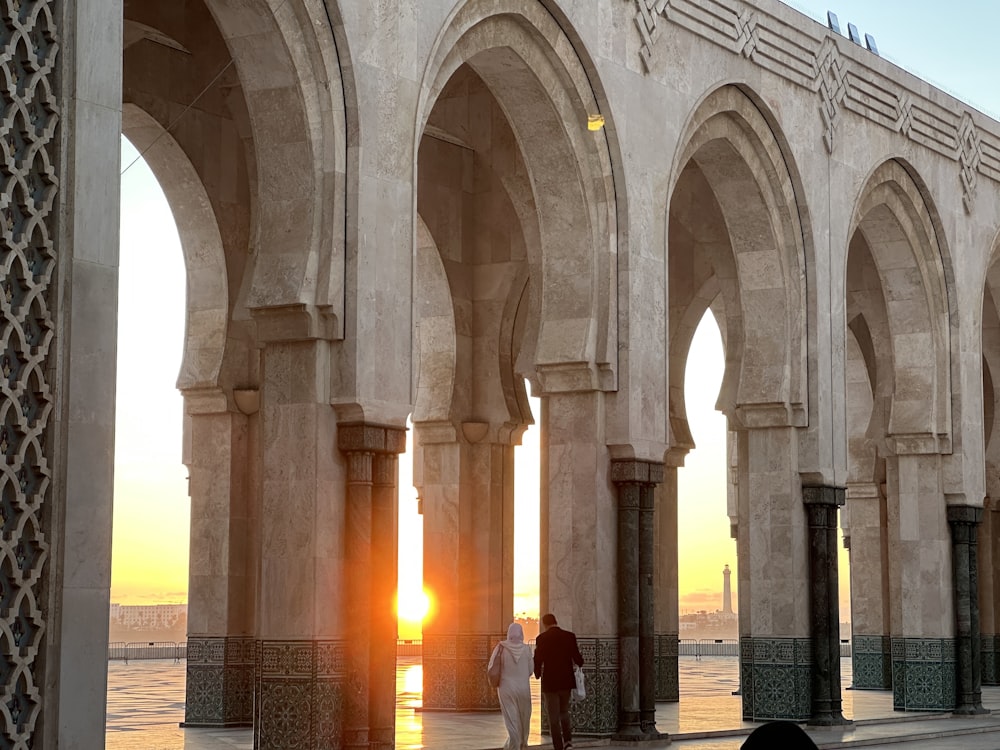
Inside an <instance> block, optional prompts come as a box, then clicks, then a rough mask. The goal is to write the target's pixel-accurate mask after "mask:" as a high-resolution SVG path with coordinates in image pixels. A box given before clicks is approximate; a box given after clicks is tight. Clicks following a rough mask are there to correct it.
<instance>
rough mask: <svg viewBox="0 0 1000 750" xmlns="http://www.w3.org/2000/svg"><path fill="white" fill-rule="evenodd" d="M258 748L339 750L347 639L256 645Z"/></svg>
mask: <svg viewBox="0 0 1000 750" xmlns="http://www.w3.org/2000/svg"><path fill="white" fill-rule="evenodd" d="M255 658H256V665H255V666H256V672H255V675H256V681H255V682H254V686H255V693H256V695H255V702H256V705H257V713H256V714H255V715H254V722H253V724H254V747H276V748H277V747H280V748H282V750H340V748H341V747H343V745H344V739H343V737H342V731H343V726H344V714H343V710H344V709H343V707H344V700H343V696H344V682H345V680H346V677H347V675H346V669H345V665H346V644H345V643H344V642H343V641H257V643H256V654H255Z"/></svg>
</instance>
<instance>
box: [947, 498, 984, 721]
mask: <svg viewBox="0 0 1000 750" xmlns="http://www.w3.org/2000/svg"><path fill="white" fill-rule="evenodd" d="M982 516H983V509H982V508H975V507H972V506H969V505H949V506H948V526H949V527H950V528H951V544H952V547H951V549H952V566H953V568H952V570H953V575H954V581H955V594H954V597H955V624H956V633H955V670H956V675H955V692H956V695H955V713H956V714H983V713H988V711H987V710H986V709H985V708H983V698H982V692H983V691H982V662H981V661H980V659H981V653H980V645H981V644H980V642H979V582H978V580H977V578H978V575H979V571H978V569H977V568H978V561H977V560H976V547H977V541H978V532H979V523H980V521H981V520H982Z"/></svg>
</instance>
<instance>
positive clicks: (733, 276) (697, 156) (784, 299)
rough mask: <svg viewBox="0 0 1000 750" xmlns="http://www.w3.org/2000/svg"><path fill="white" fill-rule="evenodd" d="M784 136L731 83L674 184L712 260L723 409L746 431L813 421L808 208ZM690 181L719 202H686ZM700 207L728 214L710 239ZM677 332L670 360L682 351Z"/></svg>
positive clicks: (712, 102)
mask: <svg viewBox="0 0 1000 750" xmlns="http://www.w3.org/2000/svg"><path fill="white" fill-rule="evenodd" d="M778 133H780V131H778V129H777V126H776V125H775V124H774V118H773V117H772V116H771V115H770V114H769V113H767V111H766V108H765V107H764V106H763V104H762V103H761V102H760V100H759V98H757V97H755V96H753V95H752V93H751V92H748V91H747V90H746V89H745V88H743V87H739V86H735V85H728V86H723V87H721V88H719V89H717V90H715V91H713V92H712V93H710V94H709V95H708V96H707V97H706V98H705V99H704V100H703V101H702V102H701V104H700V105H699V106H698V107H697V108H696V109H695V111H694V113H693V114H692V116H691V118H690V119H689V123H688V125H687V127H686V128H685V130H684V132H683V135H682V139H681V143H682V144H684V145H683V147H682V148H681V149H679V151H678V157H677V159H676V160H675V164H674V169H673V174H672V178H671V192H670V196H671V198H670V209H669V210H670V211H671V212H672V214H673V215H674V216H677V217H679V216H681V215H682V214H685V215H686V216H687V217H688V219H687V220H688V223H689V224H690V225H691V226H690V230H691V232H692V238H693V240H692V241H697V242H698V243H699V244H700V245H702V246H703V247H704V249H705V250H706V251H707V252H708V254H709V255H710V257H711V265H712V273H714V274H715V276H716V277H717V279H718V286H719V294H720V295H721V298H722V300H723V309H724V311H725V313H724V315H725V323H724V328H725V330H726V331H727V338H726V373H725V376H724V378H723V387H722V392H721V393H720V396H719V405H720V408H722V409H723V410H724V411H726V413H727V415H728V416H730V418H731V419H733V420H734V421H735V423H742V424H743V425H744V426H746V427H753V426H763V425H768V424H788V425H795V426H804V425H805V423H806V420H807V410H808V378H807V364H806V363H807V354H808V336H807V328H808V323H807V304H806V302H807V298H806V284H807V279H806V275H807V267H806V262H805V257H806V247H805V239H804V238H805V234H806V233H805V231H804V230H805V223H806V219H805V217H806V212H805V210H804V208H803V207H802V206H801V204H800V201H799V200H798V198H797V196H798V194H799V193H800V189H799V188H800V184H801V181H800V179H799V178H798V175H797V172H796V171H795V169H794V167H793V166H791V165H792V160H791V159H790V157H789V156H788V155H787V146H786V145H785V144H784V141H783V139H781V138H780V137H779V135H778ZM685 183H688V184H689V185H691V186H697V189H700V190H701V194H703V195H706V196H711V203H710V204H705V203H701V204H698V205H694V204H695V203H696V202H695V201H694V200H693V199H690V198H689V199H687V200H690V201H691V202H692V205H690V206H688V207H684V206H681V205H679V200H684V198H679V194H683V191H679V190H678V188H679V187H681V186H683V185H684V184H685ZM685 209H686V210H685ZM701 210H707V211H711V212H713V213H715V214H716V216H717V217H721V223H720V221H713V222H711V224H712V225H713V226H715V229H714V230H710V231H711V234H710V235H706V234H705V231H706V229H705V227H704V225H702V224H700V223H699V222H698V220H697V214H696V212H699V211H701ZM720 230H721V231H720ZM699 233H700V235H699V236H697V237H695V236H694V234H699ZM673 250H674V248H673V247H671V249H670V252H671V254H673ZM696 286H698V287H700V284H698V285H696ZM672 296H673V295H671V297H672ZM671 304H672V305H673V300H672V302H671ZM674 334H675V331H674V330H672V331H671V357H674V356H677V355H678V354H680V352H678V351H677V350H675V348H674V341H673V339H674ZM678 342H679V343H682V342H683V338H679V339H678ZM674 400H675V399H674V398H673V397H672V398H671V402H672V406H671V409H672V413H677V409H678V406H677V405H676V404H674V403H673V402H674Z"/></svg>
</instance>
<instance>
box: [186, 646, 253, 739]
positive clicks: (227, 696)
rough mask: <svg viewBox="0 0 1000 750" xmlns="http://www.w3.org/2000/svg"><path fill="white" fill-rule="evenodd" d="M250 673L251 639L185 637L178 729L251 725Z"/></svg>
mask: <svg viewBox="0 0 1000 750" xmlns="http://www.w3.org/2000/svg"><path fill="white" fill-rule="evenodd" d="M253 674H254V642H253V638H250V637H247V636H219V637H203V638H188V641H187V666H186V668H185V683H186V684H185V691H184V693H185V700H184V721H183V722H182V724H181V726H184V727H220V728H222V727H249V726H253Z"/></svg>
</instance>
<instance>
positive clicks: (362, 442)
mask: <svg viewBox="0 0 1000 750" xmlns="http://www.w3.org/2000/svg"><path fill="white" fill-rule="evenodd" d="M337 447H338V448H339V449H340V450H341V451H343V452H344V453H354V452H364V453H395V454H399V453H402V452H403V451H405V450H406V430H405V429H403V428H401V427H393V426H389V425H377V424H369V423H366V422H354V423H347V424H344V423H341V424H339V425H337Z"/></svg>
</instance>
